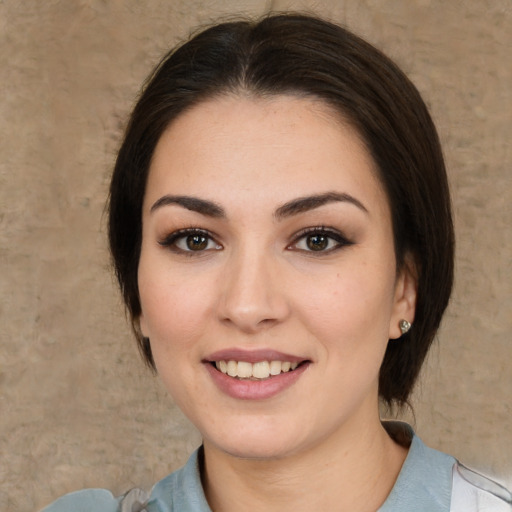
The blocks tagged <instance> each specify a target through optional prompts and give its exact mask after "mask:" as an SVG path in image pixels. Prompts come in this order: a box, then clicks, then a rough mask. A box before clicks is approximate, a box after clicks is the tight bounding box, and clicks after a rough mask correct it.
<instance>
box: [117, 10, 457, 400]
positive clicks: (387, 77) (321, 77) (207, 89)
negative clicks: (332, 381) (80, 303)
mask: <svg viewBox="0 0 512 512" xmlns="http://www.w3.org/2000/svg"><path fill="white" fill-rule="evenodd" d="M240 91H248V92H250V93H252V94H254V95H260V96H266V95H279V94H299V95H304V96H309V97H316V98H319V99H321V100H323V101H324V102H326V103H327V104H328V105H329V106H330V107H331V108H333V109H334V111H336V112H338V113H339V114H340V116H342V117H343V119H345V120H346V121H348V122H349V123H351V124H352V125H353V126H354V127H355V129H356V130H358V132H359V133H360V135H361V136H362V138H363V140H364V141H365V142H366V145H367V147H368V150H369V151H370V153H371V155H372V157H373V159H374V161H375V163H376V164H377V168H378V173H379V177H380V180H381V182H382V184H383V186H384V188H385V190H386V192H387V196H388V199H389V203H390V207H391V214H392V223H393V232H394V244H395V252H396V258H397V268H400V267H401V265H403V263H404V256H405V255H406V254H407V253H410V254H412V255H413V257H414V258H415V260H416V263H417V266H418V299H417V306H416V314H415V321H414V325H413V327H412V329H411V330H410V331H409V332H408V333H407V334H405V335H404V336H402V338H401V339H400V340H397V341H391V342H389V343H388V347H387V351H386V354H385V357H384V361H383V363H382V367H381V371H380V382H379V394H380V396H381V398H382V399H383V400H384V401H385V402H387V403H388V404H392V403H393V402H396V403H397V404H399V405H402V404H404V403H405V402H406V401H407V399H408V397H409V395H410V393H411V391H412V388H413V386H414V383H415V381H416V379H417V377H418V374H419V371H420V369H421V366H422V364H423V361H424V359H425V356H426V354H427V352H428V350H429V348H430V345H431V343H432V341H433V338H434V336H435V333H436V331H437V329H438V327H439V324H440V322H441V318H442V315H443V313H444V310H445V308H446V306H447V304H448V300H449V297H450V293H451V288H452V282H453V252H454V236H453V225H452V219H451V206H450V196H449V190H448V183H447V177H446V171H445V166H444V161H443V156H442V151H441V147H440V143H439V139H438V136H437V132H436V129H435V127H434V125H433V122H432V120H431V117H430V115H429V113H428V110H427V108H426V106H425V104H424V102H423V100H422V99H421V97H420V94H419V93H418V91H417V89H416V88H415V87H414V85H413V84H412V83H411V82H410V81H409V79H408V78H407V77H406V76H405V75H404V74H403V73H402V71H400V69H399V68H398V67H397V66H396V65H395V64H394V63H393V62H392V61H391V60H390V59H389V58H388V57H386V56H385V55H384V54H382V53H381V52H380V51H379V50H377V49H376V48H374V47H373V46H372V45H370V44H369V43H367V42H365V41H364V40H362V39H361V38H359V37H357V36H356V35H354V34H352V33H351V32H349V31H348V30H346V29H344V28H342V27H340V26H338V25H335V24H333V23H330V22H327V21H324V20H321V19H319V18H315V17H312V16H304V15H296V14H289V15H273V16H268V17H265V18H263V19H262V20H260V21H257V22H250V21H238V22H229V23H221V24H219V25H216V26H213V27H211V28H208V29H206V30H204V31H203V32H201V33H199V34H197V35H196V36H195V37H193V38H192V39H191V40H190V41H188V42H187V43H185V44H183V45H182V46H180V47H178V48H177V49H176V50H174V51H171V52H170V53H169V54H168V55H166V56H165V57H164V59H163V60H162V61H161V63H160V65H159V66H158V67H157V68H156V69H155V71H154V73H153V74H152V76H150V78H149V79H148V82H147V84H146V86H145V88H144V90H143V92H142V94H141V97H140V99H139V101H138V102H137V104H136V106H135V108H134V110H133V113H132V116H131V119H130V122H129V124H128V127H127V130H126V134H125V137H124V141H123V143H122V145H121V148H120V150H119V155H118V158H117V162H116V165H115V169H114V173H113V176H112V182H111V187H110V210H109V240H110V247H111V252H112V256H113V261H114V267H115V272H116V275H117V278H118V280H119V284H120V286H121V291H122V294H123V297H124V301H125V303H126V306H127V308H128V311H129V313H130V316H131V319H132V324H133V326H134V331H135V333H136V336H137V340H138V343H139V347H140V349H141V351H142V353H143V355H144V358H145V360H146V362H147V363H148V364H149V366H151V367H153V368H154V362H153V358H152V354H151V347H150V344H149V340H147V339H144V338H143V337H142V336H141V334H140V332H139V329H138V318H139V316H140V314H141V305H140V301H139V293H138V285H137V269H138V262H139V256H140V250H141V240H142V202H143V198H144V192H145V186H146V181H147V176H148V172H149V167H150V162H151V158H152V155H153V152H154V150H155V147H156V144H157V142H158V140H159V139H160V136H161V135H162V133H163V131H164V130H165V129H166V127H167V126H168V125H169V123H171V122H172V121H173V120H174V119H175V118H176V117H177V116H178V115H180V114H181V113H183V112H184V111H186V110H187V109H190V108H191V107H192V106H194V105H196V104H198V103H200V102H201V101H204V100H206V99H208V98H212V97H214V96H216V95H221V94H229V93H237V92H240Z"/></svg>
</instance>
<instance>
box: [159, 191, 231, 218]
mask: <svg viewBox="0 0 512 512" xmlns="http://www.w3.org/2000/svg"><path fill="white" fill-rule="evenodd" d="M171 204H177V205H179V206H182V207H183V208H186V209H187V210H191V211H193V212H197V213H200V214H201V215H207V216H208V217H217V218H218V217H225V216H226V213H225V211H224V209H223V208H222V207H221V206H219V205H218V204H216V203H214V202H213V201H207V200H206V199H199V198H197V197H190V196H162V197H161V198H160V199H158V200H157V201H155V203H153V206H152V207H151V209H150V212H151V213H153V212H154V211H155V210H156V209H158V208H161V207H162V206H168V205H171Z"/></svg>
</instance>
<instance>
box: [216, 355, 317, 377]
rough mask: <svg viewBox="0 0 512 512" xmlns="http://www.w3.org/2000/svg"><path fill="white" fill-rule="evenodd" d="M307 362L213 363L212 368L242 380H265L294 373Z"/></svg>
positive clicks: (231, 361)
mask: <svg viewBox="0 0 512 512" xmlns="http://www.w3.org/2000/svg"><path fill="white" fill-rule="evenodd" d="M306 362H307V361H302V362H301V363H298V362H293V363H292V362H289V361H258V362H256V363H249V362H247V361H233V360H230V361H211V364H212V366H214V367H215V368H217V370H218V371H220V372H222V373H224V374H225V375H228V376H229V377H233V378H237V379H240V380H264V379H268V378H271V377H276V376H277V375H281V374H282V373H288V372H293V371H294V370H296V369H297V368H298V367H299V366H301V365H303V364H304V363H306Z"/></svg>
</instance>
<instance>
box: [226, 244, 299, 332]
mask: <svg viewBox="0 0 512 512" xmlns="http://www.w3.org/2000/svg"><path fill="white" fill-rule="evenodd" d="M278 267H279V265H278V262H277V261H276V257H275V256H272V255H271V254H265V252H264V251H263V250H255V249H252V250H251V249H249V248H247V249H245V250H243V251H241V252H240V253H239V254H237V255H233V257H231V258H229V259H228V261H227V262H226V267H225V269H224V275H223V277H222V286H221V287H222V294H221V297H220V300H219V317H220V319H221V321H222V322H224V323H226V324H229V325H232V326H235V327H236V328H238V329H240V330H241V331H243V332H245V333H257V332H259V331H262V330H265V329H268V328H269V327H271V326H273V325H276V324H279V323H281V322H282V321H283V320H284V319H285V318H286V317H287V316H288V314H289V307H288V302H287V300H286V297H285V293H284V291H285V287H284V286H283V284H284V283H283V282H282V281H283V279H282V273H281V275H280V272H279V268H278Z"/></svg>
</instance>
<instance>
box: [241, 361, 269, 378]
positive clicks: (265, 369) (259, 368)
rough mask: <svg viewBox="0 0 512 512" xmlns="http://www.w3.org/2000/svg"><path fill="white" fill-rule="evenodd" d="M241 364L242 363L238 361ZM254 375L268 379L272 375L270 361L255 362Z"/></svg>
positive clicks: (253, 366)
mask: <svg viewBox="0 0 512 512" xmlns="http://www.w3.org/2000/svg"><path fill="white" fill-rule="evenodd" d="M238 364H239V365H240V363H238ZM252 376H253V377H255V378H256V379H267V378H268V377H269V376H270V364H269V363H268V361H261V363H254V364H253V365H252Z"/></svg>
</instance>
